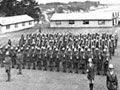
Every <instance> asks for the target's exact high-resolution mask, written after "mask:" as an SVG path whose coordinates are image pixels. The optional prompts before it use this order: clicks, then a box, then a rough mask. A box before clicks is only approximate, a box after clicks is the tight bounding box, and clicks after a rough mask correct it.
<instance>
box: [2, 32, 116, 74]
mask: <svg viewBox="0 0 120 90" xmlns="http://www.w3.org/2000/svg"><path fill="white" fill-rule="evenodd" d="M117 43H118V36H117V34H116V35H112V34H106V33H103V34H98V33H95V34H90V33H88V34H78V35H73V34H71V33H69V34H58V33H57V34H41V33H36V34H27V35H26V36H24V35H21V38H20V40H19V44H18V45H17V46H15V45H12V42H11V40H9V41H8V45H7V46H1V47H0V61H1V63H2V62H3V61H2V60H4V56H5V53H6V51H9V56H10V57H11V59H12V67H13V68H14V66H15V65H16V58H17V56H19V55H17V54H19V53H20V54H21V56H20V57H19V60H20V62H19V65H20V67H21V65H22V68H27V69H30V68H31V67H32V69H40V70H41V69H43V70H48V69H49V70H51V71H53V70H55V71H60V70H63V71H64V72H67V71H68V72H76V73H78V72H79V71H81V72H82V73H86V66H87V64H88V59H89V58H91V59H92V61H93V64H94V65H95V71H96V74H106V72H107V69H108V64H109V60H110V59H112V56H114V54H115V49H116V48H117ZM2 66H3V63H2Z"/></svg>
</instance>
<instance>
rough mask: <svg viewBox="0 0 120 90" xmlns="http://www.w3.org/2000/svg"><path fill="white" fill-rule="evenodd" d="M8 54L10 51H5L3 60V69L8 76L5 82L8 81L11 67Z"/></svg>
mask: <svg viewBox="0 0 120 90" xmlns="http://www.w3.org/2000/svg"><path fill="white" fill-rule="evenodd" d="M9 55H10V53H9V52H8V51H7V52H6V57H5V60H4V61H3V63H4V66H5V70H6V73H7V76H8V80H7V82H9V81H10V78H11V74H10V72H11V67H12V60H11V57H10V56H9Z"/></svg>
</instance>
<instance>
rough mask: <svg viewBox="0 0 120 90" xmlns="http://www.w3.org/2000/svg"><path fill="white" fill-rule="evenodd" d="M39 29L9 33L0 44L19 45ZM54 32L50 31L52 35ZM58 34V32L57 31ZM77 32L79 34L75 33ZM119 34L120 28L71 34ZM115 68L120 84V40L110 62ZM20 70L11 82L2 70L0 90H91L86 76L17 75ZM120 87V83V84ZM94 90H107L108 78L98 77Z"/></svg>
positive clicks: (13, 73) (26, 72)
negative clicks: (21, 40)
mask: <svg viewBox="0 0 120 90" xmlns="http://www.w3.org/2000/svg"><path fill="white" fill-rule="evenodd" d="M88 30H89V31H88ZM37 32H38V31H37V29H35V30H34V31H33V30H32V29H30V30H28V31H26V30H24V31H19V32H14V33H7V34H3V35H1V36H0V41H1V43H0V44H6V43H7V40H8V39H11V40H12V42H13V44H17V42H18V40H19V38H20V36H21V34H24V35H25V34H27V33H37ZM51 32H52V31H49V33H51ZM56 32H57V31H56ZM75 32H77V33H75ZM95 32H99V33H103V32H106V33H112V34H114V33H118V36H120V28H119V27H116V28H112V29H109V28H105V29H101V30H99V29H81V31H80V30H79V32H78V31H77V30H76V31H75V30H71V33H75V34H78V33H95ZM43 33H45V31H44V32H43ZM110 62H111V63H113V65H114V67H115V72H116V74H117V75H118V81H119V82H120V38H119V41H118V47H117V49H116V53H115V56H114V57H113V58H112V60H111V61H110ZM17 73H18V70H17V69H12V70H11V82H6V79H7V75H6V73H5V69H4V68H0V90H89V88H88V80H87V78H86V74H76V73H63V72H52V71H41V70H27V69H24V70H23V74H22V75H17ZM119 86H120V83H119ZM94 90H107V88H106V77H105V76H96V77H95V86H94Z"/></svg>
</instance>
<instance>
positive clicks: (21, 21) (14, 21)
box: [0, 15, 34, 33]
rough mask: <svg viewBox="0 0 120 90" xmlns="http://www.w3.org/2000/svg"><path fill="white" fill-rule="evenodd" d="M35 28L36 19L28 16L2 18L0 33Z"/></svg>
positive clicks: (0, 19)
mask: <svg viewBox="0 0 120 90" xmlns="http://www.w3.org/2000/svg"><path fill="white" fill-rule="evenodd" d="M33 26H34V19H33V18H32V17H30V16H28V15H19V16H11V17H0V33H6V32H13V31H19V30H22V29H27V28H31V27H33Z"/></svg>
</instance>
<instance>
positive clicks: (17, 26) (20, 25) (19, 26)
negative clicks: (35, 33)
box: [1, 21, 34, 33]
mask: <svg viewBox="0 0 120 90" xmlns="http://www.w3.org/2000/svg"><path fill="white" fill-rule="evenodd" d="M30 22H31V25H30V24H29V21H27V22H22V23H17V24H11V25H10V28H6V27H7V26H8V25H4V26H2V27H1V30H2V32H1V33H6V32H13V31H19V30H22V29H26V28H31V27H33V26H34V21H30ZM23 23H24V24H25V25H24V26H23Z"/></svg>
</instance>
